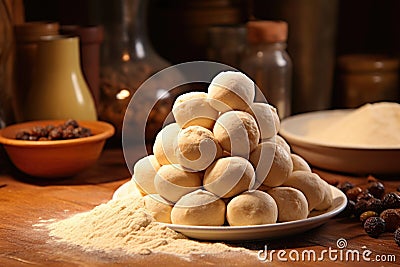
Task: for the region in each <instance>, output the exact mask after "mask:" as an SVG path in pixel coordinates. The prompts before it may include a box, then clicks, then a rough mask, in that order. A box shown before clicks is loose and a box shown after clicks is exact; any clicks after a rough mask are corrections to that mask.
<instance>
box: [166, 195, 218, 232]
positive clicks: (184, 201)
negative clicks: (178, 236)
mask: <svg viewBox="0 0 400 267" xmlns="http://www.w3.org/2000/svg"><path fill="white" fill-rule="evenodd" d="M225 211H226V205H225V202H224V201H222V200H221V199H219V198H218V197H217V196H216V195H214V194H212V193H210V192H208V191H206V190H202V189H199V190H196V191H194V192H191V193H189V194H187V195H184V196H183V197H182V198H181V199H179V201H178V202H177V203H176V204H175V206H174V207H173V208H172V212H171V221H172V223H174V224H183V225H203V226H221V225H223V224H224V222H225Z"/></svg>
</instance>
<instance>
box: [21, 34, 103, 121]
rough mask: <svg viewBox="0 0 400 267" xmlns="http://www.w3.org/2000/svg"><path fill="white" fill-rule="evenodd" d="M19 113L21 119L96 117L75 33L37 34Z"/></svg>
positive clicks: (84, 118) (86, 118) (79, 118)
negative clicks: (33, 61)
mask: <svg viewBox="0 0 400 267" xmlns="http://www.w3.org/2000/svg"><path fill="white" fill-rule="evenodd" d="M23 116H24V119H25V120H43V119H76V120H96V119H97V115H96V108H95V104H94V100H93V96H92V95H91V93H90V90H89V87H88V85H87V83H86V81H85V79H84V77H83V74H82V70H81V65H80V57H79V38H78V37H73V36H64V35H57V36H45V37H42V38H41V41H40V42H39V43H38V51H37V58H36V65H35V66H34V74H33V79H32V84H31V87H30V88H29V92H28V97H27V101H26V105H25V108H24V114H23Z"/></svg>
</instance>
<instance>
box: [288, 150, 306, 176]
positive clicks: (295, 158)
mask: <svg viewBox="0 0 400 267" xmlns="http://www.w3.org/2000/svg"><path fill="white" fill-rule="evenodd" d="M290 157H291V158H292V162H293V171H307V172H311V168H310V165H308V163H307V161H306V160H305V159H303V158H302V157H300V156H299V155H297V154H293V153H292V154H290Z"/></svg>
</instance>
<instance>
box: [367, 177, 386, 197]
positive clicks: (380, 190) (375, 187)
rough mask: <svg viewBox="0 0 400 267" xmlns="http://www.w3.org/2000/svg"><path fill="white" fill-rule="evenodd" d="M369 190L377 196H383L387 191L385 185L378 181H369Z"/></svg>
mask: <svg viewBox="0 0 400 267" xmlns="http://www.w3.org/2000/svg"><path fill="white" fill-rule="evenodd" d="M367 190H368V192H369V193H370V194H371V195H373V196H374V197H376V198H382V196H383V194H384V193H385V186H384V185H383V184H382V183H381V182H378V181H375V182H370V183H368V187H367Z"/></svg>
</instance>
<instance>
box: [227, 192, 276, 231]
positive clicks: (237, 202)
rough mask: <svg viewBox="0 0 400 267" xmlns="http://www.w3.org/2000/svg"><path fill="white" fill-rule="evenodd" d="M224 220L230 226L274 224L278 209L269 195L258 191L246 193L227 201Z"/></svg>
mask: <svg viewBox="0 0 400 267" xmlns="http://www.w3.org/2000/svg"><path fill="white" fill-rule="evenodd" d="M226 218H227V220H228V223H229V225H231V226H243V225H258V224H271V223H276V221H277V219H278V207H277V205H276V202H275V200H274V199H273V198H272V197H271V196H270V195H269V194H267V193H265V192H262V191H259V190H255V191H247V192H244V193H242V194H240V195H238V196H236V197H234V198H232V200H231V201H229V203H228V205H227V208H226Z"/></svg>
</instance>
